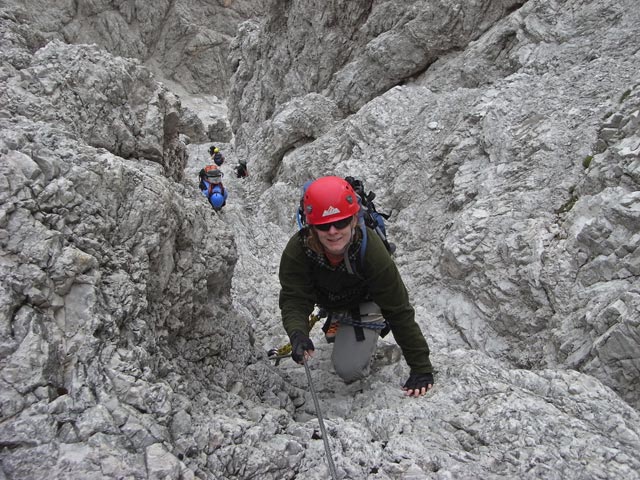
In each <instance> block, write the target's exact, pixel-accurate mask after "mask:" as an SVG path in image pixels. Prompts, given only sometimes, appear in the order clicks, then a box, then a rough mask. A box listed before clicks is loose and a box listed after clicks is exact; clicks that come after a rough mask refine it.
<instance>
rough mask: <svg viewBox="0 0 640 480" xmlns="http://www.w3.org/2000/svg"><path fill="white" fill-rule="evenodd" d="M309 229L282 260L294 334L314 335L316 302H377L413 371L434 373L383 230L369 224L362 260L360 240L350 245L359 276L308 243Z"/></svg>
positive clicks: (331, 307)
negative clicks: (311, 327)
mask: <svg viewBox="0 0 640 480" xmlns="http://www.w3.org/2000/svg"><path fill="white" fill-rule="evenodd" d="M308 235H310V233H309V230H308V229H306V228H304V229H302V230H300V231H299V232H298V233H296V234H295V235H294V236H293V237H291V239H290V240H289V243H288V244H287V246H286V247H285V249H284V251H283V252H282V257H281V259H280V271H279V278H280V285H281V290H280V299H279V304H280V311H281V312H282V324H283V325H284V328H285V330H286V332H287V334H288V335H289V336H291V334H292V333H293V332H294V331H296V330H298V331H301V332H303V333H305V334H307V335H308V334H309V325H308V318H309V315H310V314H311V312H312V311H313V308H314V306H315V305H316V304H318V305H319V306H320V307H323V308H325V309H326V310H328V311H346V310H351V309H352V308H355V307H357V306H358V305H359V304H360V303H362V302H366V301H374V302H375V303H376V304H377V305H378V306H379V307H380V309H381V311H382V315H383V316H384V318H385V319H386V320H387V322H388V323H389V326H390V328H391V332H392V333H393V336H394V338H395V339H396V342H397V343H398V345H399V346H400V348H401V349H402V353H403V355H404V358H405V360H406V362H407V364H408V365H409V367H411V373H431V372H432V371H433V368H432V366H431V362H430V361H429V346H428V345H427V341H426V340H425V338H424V335H423V334H422V331H421V330H420V327H419V326H418V324H417V323H416V321H415V311H414V309H413V307H412V306H411V304H410V303H409V295H408V293H407V289H406V287H405V285H404V283H403V281H402V278H401V277H400V272H398V268H397V267H396V264H395V263H394V262H393V259H392V258H391V256H390V255H389V253H388V252H387V249H386V248H385V246H384V244H383V243H382V240H380V237H378V235H377V234H376V233H375V232H374V231H372V230H370V229H368V228H367V246H366V251H365V255H364V259H363V261H361V259H360V244H361V243H360V242H361V241H360V239H356V240H355V241H354V242H352V244H351V246H350V247H349V259H350V262H351V265H353V266H355V269H356V273H357V275H352V274H349V273H348V271H347V268H346V266H345V264H344V262H341V263H340V264H339V265H338V266H336V267H333V266H331V265H330V264H329V262H328V261H327V259H326V258H325V257H324V255H319V254H317V253H316V252H314V251H313V250H311V249H310V248H309V247H307V246H306V238H307V237H308Z"/></svg>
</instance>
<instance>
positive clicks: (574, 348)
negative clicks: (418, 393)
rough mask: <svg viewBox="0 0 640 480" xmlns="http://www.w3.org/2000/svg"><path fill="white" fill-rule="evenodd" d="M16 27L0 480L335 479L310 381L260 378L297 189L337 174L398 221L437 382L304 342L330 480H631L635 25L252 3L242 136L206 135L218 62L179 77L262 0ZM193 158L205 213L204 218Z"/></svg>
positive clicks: (1, 260) (630, 10) (238, 80)
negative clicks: (207, 180) (205, 193)
mask: <svg viewBox="0 0 640 480" xmlns="http://www.w3.org/2000/svg"><path fill="white" fill-rule="evenodd" d="M14 3H15V2H3V3H2V5H3V8H5V9H4V10H3V11H2V13H1V14H0V47H1V48H0V52H1V53H0V56H1V57H0V58H1V59H2V62H1V63H0V278H1V279H2V282H1V283H0V477H2V478H7V479H18V478H19V479H26V478H33V479H36V478H61V479H62V478H65V479H69V478H77V479H89V478H100V479H102V478H114V479H115V478H132V479H133V478H135V479H143V478H144V479H146V478H149V479H151V478H165V479H166V478H172V479H194V478H202V479H226V478H243V479H244V478H246V479H248V478H260V479H282V478H291V479H292V478H302V477H304V478H310V479H316V478H317V479H325V478H329V472H328V469H327V466H326V458H325V456H326V453H325V451H324V447H323V442H322V440H321V439H320V438H319V435H318V432H319V428H318V422H317V419H316V415H315V410H314V402H313V399H312V398H311V395H310V393H309V391H308V386H307V378H306V375H305V371H304V369H303V368H301V367H300V366H297V365H295V364H293V362H291V361H290V360H283V361H282V363H280V364H279V365H278V366H277V367H276V366H274V365H273V364H272V363H271V362H270V361H269V360H268V359H267V358H266V356H265V354H264V351H265V350H266V349H267V348H270V347H274V346H279V345H280V343H281V342H283V341H285V337H284V335H283V331H282V327H281V326H280V325H279V315H278V307H277V294H278V283H277V269H278V261H279V255H280V252H281V251H282V248H283V246H284V244H285V242H286V241H287V239H288V236H289V235H291V234H293V233H294V231H295V229H296V226H295V223H294V220H293V214H294V210H295V207H296V204H297V201H298V195H299V188H300V185H302V183H303V182H304V181H305V180H307V179H308V178H310V177H313V176H317V175H321V174H325V173H336V174H340V175H347V174H351V175H354V174H355V175H358V176H360V177H361V178H363V179H364V180H365V185H366V186H367V187H368V188H369V189H373V190H375V191H376V193H377V195H378V197H377V204H378V206H379V207H380V209H381V210H383V211H391V210H393V216H392V218H391V221H390V222H389V225H388V230H389V233H390V235H391V237H392V240H393V241H394V242H395V243H396V244H397V245H398V250H397V253H396V256H395V258H396V261H397V263H398V265H399V267H400V269H401V271H402V274H403V277H404V279H405V282H406V284H407V287H408V290H409V292H410V295H411V297H412V300H413V302H414V304H415V306H416V310H417V313H418V315H417V317H418V320H419V322H420V324H421V326H422V327H423V330H424V331H425V333H426V335H427V337H428V339H429V342H430V345H431V348H432V351H433V354H432V360H433V363H434V365H435V366H436V368H437V370H438V372H437V374H436V387H435V389H434V390H433V391H432V393H431V394H429V395H428V396H427V397H425V398H421V399H407V398H405V397H404V396H403V394H402V390H401V389H400V385H401V384H402V382H404V380H405V379H406V376H407V375H408V368H407V366H406V364H405V363H404V361H403V360H402V358H401V355H400V354H399V352H398V348H397V346H396V345H395V343H394V341H393V338H391V337H387V338H385V339H384V340H383V341H381V342H380V346H379V349H378V352H377V353H376V357H375V359H374V363H373V371H372V375H371V376H370V378H368V379H367V380H366V381H364V382H360V383H356V384H353V385H348V386H346V385H344V384H343V383H342V382H341V381H339V380H338V378H337V377H336V375H335V374H334V373H333V372H332V370H331V367H330V355H331V346H330V345H327V344H325V343H324V341H323V340H322V335H321V333H320V332H314V334H313V339H314V342H315V343H316V347H317V355H316V357H314V360H313V362H312V363H311V375H312V379H313V382H314V386H315V389H316V391H317V392H318V395H319V402H320V405H321V407H322V409H323V416H324V418H325V423H326V426H327V429H328V436H329V438H328V440H329V443H330V447H331V451H332V455H333V458H334V462H335V464H336V467H337V470H338V477H339V478H343V479H346V478H353V479H356V478H357V479H360V478H371V479H411V478H420V479H422V478H433V479H446V478H474V479H475V478H487V479H494V478H495V479H498V478H536V479H538V478H546V479H556V478H585V479H587V478H588V479H592V478H602V479H618V478H619V479H625V480H626V479H638V478H640V475H639V474H638V472H639V471H640V454H639V453H638V452H639V451H640V415H639V414H638V407H639V406H640V397H639V396H638V392H637V388H636V385H637V383H638V380H639V376H640V374H639V373H638V372H639V371H640V365H639V363H640V360H639V358H638V352H639V351H640V348H639V345H640V338H639V333H638V324H639V323H640V314H639V311H640V305H639V303H640V301H639V298H640V284H639V282H638V268H639V266H638V265H639V264H638V259H639V258H640V252H639V251H638V245H639V243H640V242H639V240H640V237H639V234H638V231H640V229H639V228H638V226H639V223H640V209H639V207H638V206H639V205H640V197H639V196H638V191H640V189H639V188H638V184H639V177H640V175H639V171H640V149H639V147H638V145H639V144H640V127H639V121H638V117H639V112H640V78H639V77H638V73H637V72H638V71H639V68H638V67H639V66H640V57H639V56H638V52H639V51H640V44H639V43H640V40H638V38H637V25H638V23H639V22H640V18H639V16H640V12H639V11H638V9H637V8H635V7H637V5H635V2H634V1H631V0H628V1H613V2H611V1H607V2H604V1H598V0H592V1H577V0H575V1H565V2H543V1H534V0H530V1H529V2H526V3H523V2H510V1H503V2H471V3H468V4H461V5H456V4H454V3H451V2H446V1H445V2H440V3H438V4H434V3H433V2H424V1H412V2H396V1H375V2H371V1H357V2H346V3H344V2H343V3H340V5H338V4H332V3H329V4H327V3H326V2H325V3H321V2H311V1H309V2H297V1H294V2H280V1H274V2H270V4H269V5H267V4H266V3H265V4H262V5H261V6H264V7H265V9H266V10H265V12H266V13H265V14H264V15H262V14H260V15H255V18H254V19H253V20H251V21H249V22H245V23H242V24H240V26H239V28H238V31H237V36H236V37H235V39H234V40H233V49H232V54H231V60H232V65H233V70H232V71H233V72H234V74H233V76H232V77H231V79H230V80H229V79H228V76H227V77H225V76H224V75H223V74H220V77H219V78H220V82H226V81H230V82H231V88H230V89H229V97H228V106H229V110H228V111H229V116H230V120H231V123H230V124H231V125H233V128H234V130H233V134H234V135H235V136H233V135H230V134H228V130H226V128H227V127H226V122H223V123H222V124H219V125H218V126H217V127H215V126H213V127H212V125H215V118H219V117H220V115H224V113H225V112H224V109H221V110H219V111H217V112H213V110H216V108H217V107H215V106H212V105H211V104H209V103H207V99H209V98H211V96H212V95H220V98H222V94H219V93H218V91H217V90H215V91H214V90H211V89H209V85H210V84H209V83H201V80H202V78H204V77H200V76H199V74H200V73H201V72H205V73H206V72H207V71H208V69H209V68H210V67H211V64H210V63H208V62H209V61H210V56H209V55H208V54H207V49H206V48H205V49H204V50H202V51H201V50H199V49H197V48H196V49H194V51H193V52H194V53H193V55H191V56H189V55H187V54H186V53H185V52H188V51H189V45H191V46H193V45H196V43H191V42H196V40H193V39H194V38H200V40H202V43H197V45H204V46H211V45H213V44H214V43H215V41H212V40H211V39H212V38H213V37H209V36H207V35H204V34H203V35H204V37H205V39H202V38H201V36H198V32H202V31H203V30H201V27H199V26H200V25H203V24H205V23H206V24H208V25H209V26H208V27H206V28H207V29H209V30H211V31H212V32H216V34H219V35H222V36H223V37H224V41H225V42H226V41H227V39H229V37H231V35H233V34H235V33H236V32H235V30H234V29H233V27H234V25H233V22H231V21H227V22H226V23H225V22H224V18H221V22H220V23H223V24H224V25H220V28H219V29H218V28H217V26H218V25H217V24H218V23H219V22H216V27H215V28H214V27H213V26H212V25H211V23H212V22H211V21H210V19H208V18H207V17H206V15H204V14H203V12H208V11H210V10H207V9H211V11H220V9H221V10H225V9H227V10H228V9H236V12H238V22H239V19H240V17H242V18H247V17H249V16H250V14H251V11H250V10H249V8H250V7H248V5H249V3H243V2H227V1H225V2H222V3H221V4H219V5H218V4H216V5H207V4H204V3H203V4H199V3H198V2H196V3H193V2H189V5H186V4H180V3H177V4H176V3H173V4H158V5H156V4H153V6H152V5H151V4H149V5H144V4H143V3H140V2H137V3H136V2H134V3H130V4H126V5H124V4H123V5H118V6H112V5H111V4H110V3H108V2H103V3H100V2H98V3H96V2H90V3H86V2H80V3H74V4H73V5H72V4H64V3H59V4H58V3H56V4H55V5H52V4H47V5H46V7H43V6H42V5H40V3H38V2H31V1H28V2H20V5H19V6H16V5H14ZM255 5H256V7H255V9H256V10H255V13H261V12H262V10H260V11H259V10H258V4H255ZM267 7H268V8H267ZM65 12H66V13H65ZM187 18H190V19H191V20H192V22H191V23H189V22H186V21H185V19H187ZM238 22H236V23H238ZM187 24H189V25H190V26H189V28H186V27H185V25H187ZM192 34H194V35H195V37H192V36H191V35H192ZM92 36H93V38H95V40H93V41H89V40H90V38H92ZM67 42H68V43H74V44H73V45H71V44H67ZM94 42H95V43H97V44H98V45H100V46H102V47H106V50H105V49H102V48H100V47H98V46H96V45H82V43H94ZM223 43H224V42H223ZM207 48H208V47H207ZM220 48H221V50H220V51H222V48H223V47H222V46H221V47H220ZM118 49H120V50H118ZM107 50H108V51H110V52H111V53H112V54H116V55H112V54H109V53H108V52H107ZM177 52H182V53H180V54H178V53H177ZM118 55H119V56H118ZM174 55H175V56H174ZM180 55H182V57H183V58H181V59H180V62H176V61H175V60H176V59H177V57H178V56H180ZM131 57H135V58H137V59H138V60H134V59H133V58H131ZM172 58H173V60H171V59H172ZM186 64H189V65H188V68H187V70H188V73H186V72H185V71H184V70H183V69H182V67H183V66H185V65H186ZM147 66H150V67H152V68H153V70H154V71H156V72H157V71H159V70H162V71H163V77H164V79H165V80H167V79H168V81H165V82H163V83H162V84H161V83H158V82H157V81H156V80H155V79H156V78H159V77H154V76H153V75H152V74H151V71H150V70H149V69H148V68H147ZM227 75H228V72H227ZM205 76H206V75H205ZM191 77H193V78H191ZM196 78H198V79H199V80H196ZM178 83H181V84H180V85H179V84H178ZM170 88H171V90H170ZM216 88H217V87H216ZM221 88H222V87H221ZM173 90H175V91H177V92H178V95H176V94H175V93H174V91H173ZM186 92H193V93H194V95H193V96H192V97H189V98H186V97H185V94H186ZM182 97H185V98H182ZM187 107H188V108H187ZM212 112H213V113H212ZM203 118H208V120H206V121H203ZM207 130H208V131H209V132H208V133H207ZM214 131H215V132H214ZM225 132H227V133H225ZM212 137H215V138H212ZM223 137H224V138H223ZM206 138H208V139H209V140H211V141H215V142H216V145H218V146H220V147H221V148H222V149H223V152H224V153H225V155H226V157H227V161H226V163H225V165H223V167H222V169H223V171H224V172H225V174H226V175H225V177H224V181H225V185H226V186H227V188H228V190H229V192H230V196H229V200H228V205H227V206H226V207H225V209H224V210H223V211H222V212H221V213H220V214H219V215H216V214H214V212H213V211H212V210H211V209H210V208H209V206H208V205H207V203H206V200H205V199H204V197H202V196H201V195H200V193H199V192H198V191H197V183H196V177H197V172H198V170H199V169H200V168H201V167H202V164H203V163H204V162H206V161H207V157H208V154H207V149H208V146H209V143H199V142H203V141H205V140H204V139H206ZM233 138H235V140H236V142H235V143H232V139H233ZM189 139H190V140H191V142H192V143H191V144H187V143H188V142H189ZM240 158H245V159H248V160H249V171H250V176H249V178H247V179H244V180H240V179H236V178H235V176H234V175H233V167H234V165H235V162H236V161H237V160H238V159H240Z"/></svg>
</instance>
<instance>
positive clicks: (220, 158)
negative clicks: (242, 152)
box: [209, 145, 224, 167]
mask: <svg viewBox="0 0 640 480" xmlns="http://www.w3.org/2000/svg"><path fill="white" fill-rule="evenodd" d="M209 155H211V161H212V162H213V163H215V164H216V165H217V166H219V167H221V166H222V164H223V163H224V155H223V154H222V152H220V149H219V148H218V147H216V146H214V145H211V146H210V147H209Z"/></svg>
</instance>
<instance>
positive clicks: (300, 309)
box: [278, 234, 316, 337]
mask: <svg viewBox="0 0 640 480" xmlns="http://www.w3.org/2000/svg"><path fill="white" fill-rule="evenodd" d="M278 277H279V279H280V297H279V305H280V312H281V314H282V325H283V326H284V329H285V330H286V332H287V334H288V335H289V337H291V334H292V333H293V332H294V331H296V330H298V331H301V332H303V333H304V334H306V335H308V334H309V315H310V314H311V312H312V311H313V307H314V305H315V302H316V296H315V291H314V287H313V283H312V281H311V271H310V267H309V266H308V262H307V257H306V255H305V253H304V250H303V249H302V245H301V244H300V240H299V237H298V234H296V235H294V236H293V237H291V239H290V240H289V243H288V244H287V246H286V247H285V249H284V251H283V252H282V257H281V258H280V269H279V272H278Z"/></svg>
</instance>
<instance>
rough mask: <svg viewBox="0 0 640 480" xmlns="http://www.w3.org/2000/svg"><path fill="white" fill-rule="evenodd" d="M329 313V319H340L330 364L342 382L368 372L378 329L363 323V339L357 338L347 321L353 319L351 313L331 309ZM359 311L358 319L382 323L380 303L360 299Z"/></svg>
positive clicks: (349, 381) (360, 377) (348, 381)
mask: <svg viewBox="0 0 640 480" xmlns="http://www.w3.org/2000/svg"><path fill="white" fill-rule="evenodd" d="M331 315H332V321H338V322H339V323H340V326H339V327H338V332H337V333H336V339H335V342H334V344H333V353H332V354H331V360H332V362H333V368H334V369H335V371H336V373H337V374H338V375H339V376H340V378H342V379H343V380H344V381H345V383H352V382H355V381H356V380H361V379H363V378H364V377H366V376H367V375H368V374H369V367H370V365H371V359H372V357H373V353H374V352H375V350H376V343H377V342H378V337H379V336H380V329H379V328H376V329H373V328H366V327H364V326H363V327H362V333H363V334H364V340H361V341H358V339H357V338H356V330H355V328H354V327H353V326H352V325H349V322H350V321H352V318H351V314H350V313H348V312H340V313H335V312H332V314H331ZM360 315H361V318H360V322H362V323H363V324H367V323H372V324H374V323H375V324H378V325H379V324H381V323H384V318H383V317H382V313H381V312H380V307H378V305H376V304H375V303H374V302H366V303H361V304H360ZM341 320H342V322H341Z"/></svg>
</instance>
